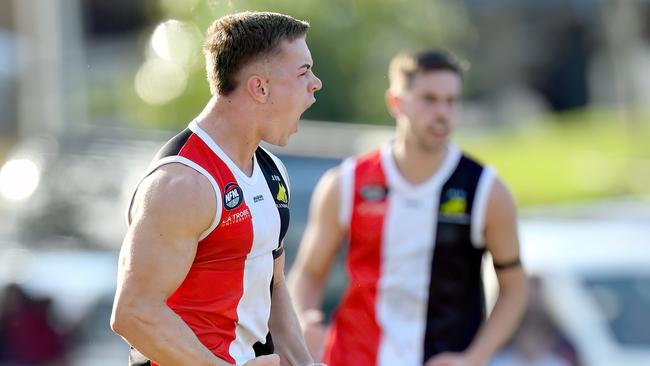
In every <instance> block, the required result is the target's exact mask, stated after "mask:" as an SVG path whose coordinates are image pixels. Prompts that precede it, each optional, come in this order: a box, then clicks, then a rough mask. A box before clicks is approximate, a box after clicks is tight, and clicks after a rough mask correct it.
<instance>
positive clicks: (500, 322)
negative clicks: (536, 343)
mask: <svg viewBox="0 0 650 366" xmlns="http://www.w3.org/2000/svg"><path fill="white" fill-rule="evenodd" d="M526 297H527V287H526V281H525V278H524V276H523V275H522V276H521V279H520V280H519V281H517V282H516V283H513V284H510V285H509V287H508V288H506V289H503V288H502V289H501V290H500V291H499V295H498V297H497V301H496V303H495V304H494V308H493V309H492V312H491V313H490V316H489V317H488V319H487V320H486V322H485V324H484V325H483V326H482V327H481V329H480V331H479V332H478V334H477V336H476V337H475V338H474V341H473V342H472V344H471V345H470V347H469V348H468V350H467V357H468V358H469V359H470V361H471V365H484V364H486V363H487V362H488V361H489V359H490V358H491V357H492V355H493V354H494V353H495V352H496V351H497V350H498V349H499V348H500V347H501V346H503V344H504V343H505V342H506V341H507V340H508V339H509V338H510V337H511V336H512V333H513V332H514V330H515V329H516V327H517V325H518V324H519V321H520V319H521V316H522V314H523V312H524V308H525V306H526Z"/></svg>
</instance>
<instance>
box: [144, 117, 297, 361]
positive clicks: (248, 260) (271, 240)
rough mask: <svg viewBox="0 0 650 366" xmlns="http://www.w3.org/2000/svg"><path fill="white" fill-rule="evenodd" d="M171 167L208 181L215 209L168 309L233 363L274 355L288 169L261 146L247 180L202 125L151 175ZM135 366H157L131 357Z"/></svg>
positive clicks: (168, 147)
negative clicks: (271, 324) (274, 301)
mask: <svg viewBox="0 0 650 366" xmlns="http://www.w3.org/2000/svg"><path fill="white" fill-rule="evenodd" d="M170 163H180V164H183V165H186V166H188V167H190V168H192V169H194V170H196V171H197V172H199V173H201V174H203V175H204V176H205V177H206V178H207V179H208V180H209V181H210V183H211V184H212V187H213V188H214V192H215V203H216V205H217V210H216V215H215V217H214V220H213V223H212V225H211V226H210V228H209V229H207V230H206V231H205V232H204V233H202V234H201V236H200V238H199V243H198V250H197V253H196V257H195V259H194V262H193V263H192V266H191V268H190V270H189V273H188V274H187V276H186V278H185V280H184V281H183V282H182V283H181V285H180V286H179V288H178V289H177V290H176V291H175V292H174V293H173V294H172V295H171V297H170V298H169V299H168V301H167V305H168V306H169V307H170V308H171V309H172V310H173V311H174V312H175V313H176V314H178V315H179V316H180V317H181V318H182V319H183V320H184V321H185V322H186V323H187V325H188V326H189V327H190V328H191V329H192V331H194V333H195V334H196V336H197V337H198V339H199V340H200V341H201V343H203V344H204V345H205V346H206V347H207V348H208V349H210V350H211V351H212V352H213V353H214V354H215V355H216V356H217V357H219V358H221V359H223V360H225V361H227V362H230V363H236V364H243V363H245V362H246V361H248V360H251V359H253V358H255V357H256V356H259V355H263V354H270V353H273V342H272V339H271V335H270V333H269V328H268V320H269V316H270V312H271V288H272V286H271V284H272V278H273V267H274V259H275V258H276V257H277V256H279V255H281V253H282V247H281V243H282V239H283V238H284V235H285V234H286V231H287V227H288V224H289V206H288V204H289V186H288V177H287V173H286V170H285V167H284V165H283V164H282V163H281V162H280V160H279V159H278V158H277V157H275V156H274V155H272V154H271V153H269V152H268V151H266V150H264V149H263V148H261V147H259V148H258V149H257V151H256V153H255V156H254V162H253V164H254V167H253V173H252V175H251V176H247V175H246V174H244V173H243V172H242V171H241V170H240V169H239V168H238V167H237V166H236V165H235V164H234V163H233V162H232V160H231V159H230V158H229V157H228V156H227V155H226V154H225V153H224V152H223V150H221V148H220V147H219V146H218V145H217V144H216V143H215V141H214V140H212V138H210V136H209V135H208V134H207V133H206V132H205V131H204V130H202V129H201V128H200V127H199V125H198V124H197V123H196V121H193V122H192V123H190V125H189V127H188V128H187V129H185V130H184V131H183V132H181V133H180V134H178V135H177V136H175V137H174V138H172V139H171V140H170V141H169V142H167V144H165V146H163V148H162V149H161V150H160V151H159V153H158V154H157V156H156V158H155V159H154V161H153V163H152V165H151V166H150V168H149V170H148V172H147V175H149V174H151V173H152V172H153V171H155V170H156V169H158V168H159V167H160V166H163V165H165V164H170ZM178 214H179V215H182V214H183V213H182V212H179V213H178ZM131 365H155V363H153V362H150V361H149V360H147V359H146V358H144V357H143V356H142V355H140V354H139V353H138V352H137V351H136V350H132V351H131Z"/></svg>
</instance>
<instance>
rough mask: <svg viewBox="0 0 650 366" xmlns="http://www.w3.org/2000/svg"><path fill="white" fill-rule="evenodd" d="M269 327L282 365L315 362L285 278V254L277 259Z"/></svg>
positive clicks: (292, 365)
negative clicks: (305, 339) (301, 329)
mask: <svg viewBox="0 0 650 366" xmlns="http://www.w3.org/2000/svg"><path fill="white" fill-rule="evenodd" d="M269 328H270V330H271V334H272V335H273V342H274V345H275V348H276V351H277V353H278V354H279V355H280V359H281V361H282V365H291V366H294V365H310V364H312V363H313V360H312V358H311V355H310V354H309V351H308V350H307V346H306V345H305V341H304V339H303V336H302V332H301V331H300V323H299V322H298V318H297V317H296V313H295V311H294V309H293V305H292V303H291V298H290V297H289V291H288V290H287V285H286V282H285V280H284V254H282V255H281V256H280V257H278V258H277V259H276V260H275V266H274V271H273V298H272V300H271V317H270V319H269Z"/></svg>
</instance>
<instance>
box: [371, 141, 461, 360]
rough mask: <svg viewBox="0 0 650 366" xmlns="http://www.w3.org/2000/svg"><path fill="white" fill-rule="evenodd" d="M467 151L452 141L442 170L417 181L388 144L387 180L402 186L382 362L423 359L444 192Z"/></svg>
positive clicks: (383, 285)
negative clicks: (401, 169) (403, 173)
mask: <svg viewBox="0 0 650 366" xmlns="http://www.w3.org/2000/svg"><path fill="white" fill-rule="evenodd" d="M461 156H462V153H461V152H460V149H458V148H457V147H456V146H455V145H452V144H450V145H449V150H448V154H447V156H446V158H445V161H444V162H443V163H442V165H441V168H440V170H438V172H437V173H436V174H434V175H433V176H432V177H431V178H429V179H428V180H427V181H425V182H424V183H422V184H418V185H411V184H410V183H408V182H407V181H406V179H404V178H403V177H402V176H401V174H400V173H399V170H398V169H397V166H396V164H395V162H394V157H393V155H392V146H391V145H388V146H385V147H384V149H382V167H383V168H384V172H385V173H386V179H387V180H388V181H389V182H390V183H389V186H391V187H394V188H396V189H393V190H389V192H388V208H387V210H386V217H385V221H384V226H383V227H384V232H383V237H382V262H381V277H380V282H379V286H378V290H377V308H376V311H377V320H378V323H379V326H380V328H381V330H382V331H381V340H380V344H379V351H378V357H377V365H378V366H393V365H417V364H422V360H421V359H420V358H421V357H422V354H423V346H424V336H425V330H426V323H427V322H426V317H427V304H428V299H429V282H430V280H431V263H432V262H433V257H432V256H433V252H434V246H435V233H436V229H437V228H436V226H437V222H438V205H439V200H440V193H441V192H440V191H441V190H442V187H443V185H444V183H445V182H446V181H447V180H448V179H449V177H450V176H451V174H453V172H454V170H455V169H456V167H457V166H458V162H459V160H460V158H461ZM405 217H408V218H409V219H408V220H404V218H405ZM423 253H426V255H423Z"/></svg>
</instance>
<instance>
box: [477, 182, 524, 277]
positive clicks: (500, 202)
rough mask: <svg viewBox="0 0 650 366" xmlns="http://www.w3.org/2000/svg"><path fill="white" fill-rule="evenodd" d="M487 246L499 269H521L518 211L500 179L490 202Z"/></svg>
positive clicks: (499, 273) (487, 220) (487, 216)
mask: <svg viewBox="0 0 650 366" xmlns="http://www.w3.org/2000/svg"><path fill="white" fill-rule="evenodd" d="M485 246H486V248H487V249H488V251H489V252H490V254H491V255H492V260H493V262H494V264H495V267H497V269H498V267H500V266H503V268H504V269H508V268H515V267H519V264H518V261H519V255H520V254H519V234H518V230H517V210H516V206H515V202H514V199H513V198H512V196H511V194H510V192H509V191H508V189H507V187H506V186H505V185H504V184H503V182H502V181H501V180H499V179H497V180H496V181H495V182H494V185H493V186H492V190H491V192H490V198H489V200H488V206H487V212H486V226H485ZM505 272H508V271H503V270H498V271H497V275H501V274H502V273H505ZM499 277H501V276H499Z"/></svg>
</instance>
